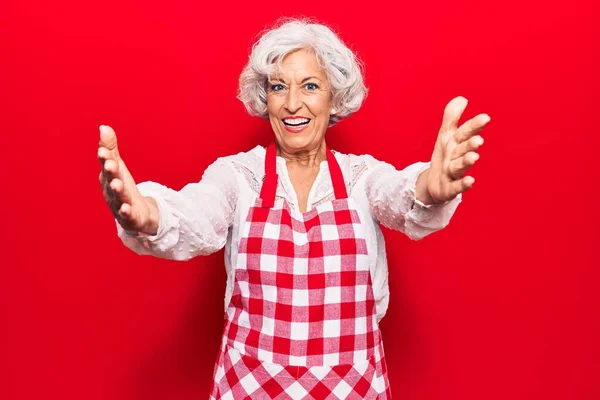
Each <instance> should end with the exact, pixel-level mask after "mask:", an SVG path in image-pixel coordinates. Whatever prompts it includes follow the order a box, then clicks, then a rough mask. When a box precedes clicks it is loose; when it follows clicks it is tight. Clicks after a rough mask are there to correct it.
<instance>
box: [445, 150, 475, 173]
mask: <svg viewBox="0 0 600 400" xmlns="http://www.w3.org/2000/svg"><path fill="white" fill-rule="evenodd" d="M477 160H479V154H477V153H475V152H474V151H470V152H468V153H467V154H465V155H464V156H462V157H460V158H457V159H456V160H452V161H450V167H449V168H450V176H451V177H452V179H460V178H461V177H462V176H463V175H464V174H465V172H467V170H468V169H469V168H471V167H472V166H473V164H475V162H477Z"/></svg>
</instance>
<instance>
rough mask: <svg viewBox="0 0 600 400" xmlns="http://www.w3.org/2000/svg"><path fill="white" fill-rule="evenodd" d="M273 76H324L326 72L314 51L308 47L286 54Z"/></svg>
mask: <svg viewBox="0 0 600 400" xmlns="http://www.w3.org/2000/svg"><path fill="white" fill-rule="evenodd" d="M273 76H274V77H289V78H300V79H302V78H303V77H305V76H316V77H319V78H325V77H326V74H325V70H323V68H322V67H321V65H319V61H318V60H317V56H316V55H315V53H314V52H313V51H312V50H310V49H302V50H296V51H294V52H292V53H289V54H287V55H286V56H285V57H284V58H283V60H282V61H281V69H280V70H279V68H277V69H276V70H275V71H274V74H273Z"/></svg>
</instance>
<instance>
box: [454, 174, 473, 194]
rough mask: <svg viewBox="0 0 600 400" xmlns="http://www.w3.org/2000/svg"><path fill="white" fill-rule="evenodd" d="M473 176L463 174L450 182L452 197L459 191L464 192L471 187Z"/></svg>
mask: <svg viewBox="0 0 600 400" xmlns="http://www.w3.org/2000/svg"><path fill="white" fill-rule="evenodd" d="M474 183H475V178H473V177H472V176H465V177H463V178H461V179H457V180H455V181H454V182H452V183H451V184H450V191H451V192H452V193H453V196H452V197H455V196H457V195H458V194H459V193H463V192H466V191H467V190H469V189H471V188H472V187H473V184H474Z"/></svg>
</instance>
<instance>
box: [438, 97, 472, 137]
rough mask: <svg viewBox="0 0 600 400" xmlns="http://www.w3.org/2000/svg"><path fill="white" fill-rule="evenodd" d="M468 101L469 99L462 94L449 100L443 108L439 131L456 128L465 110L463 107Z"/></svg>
mask: <svg viewBox="0 0 600 400" xmlns="http://www.w3.org/2000/svg"><path fill="white" fill-rule="evenodd" d="M468 102H469V101H468V100H467V99H466V98H464V97H462V96H458V97H455V98H453V99H452V100H450V102H449V103H448V105H446V108H445V109H444V117H443V119H442V128H441V129H440V131H442V132H443V131H448V130H452V129H456V128H458V121H459V120H460V117H461V116H462V114H463V112H464V111H465V108H467V103H468Z"/></svg>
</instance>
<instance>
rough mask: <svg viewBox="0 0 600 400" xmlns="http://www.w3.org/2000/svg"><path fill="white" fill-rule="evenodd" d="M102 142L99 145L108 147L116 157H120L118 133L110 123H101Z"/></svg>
mask: <svg viewBox="0 0 600 400" xmlns="http://www.w3.org/2000/svg"><path fill="white" fill-rule="evenodd" d="M99 129H100V144H99V147H106V148H107V149H108V150H109V151H110V153H111V154H112V155H113V156H114V157H115V158H118V157H119V149H118V147H117V134H116V133H115V131H114V130H113V128H111V127H110V126H108V125H100V128H99Z"/></svg>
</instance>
